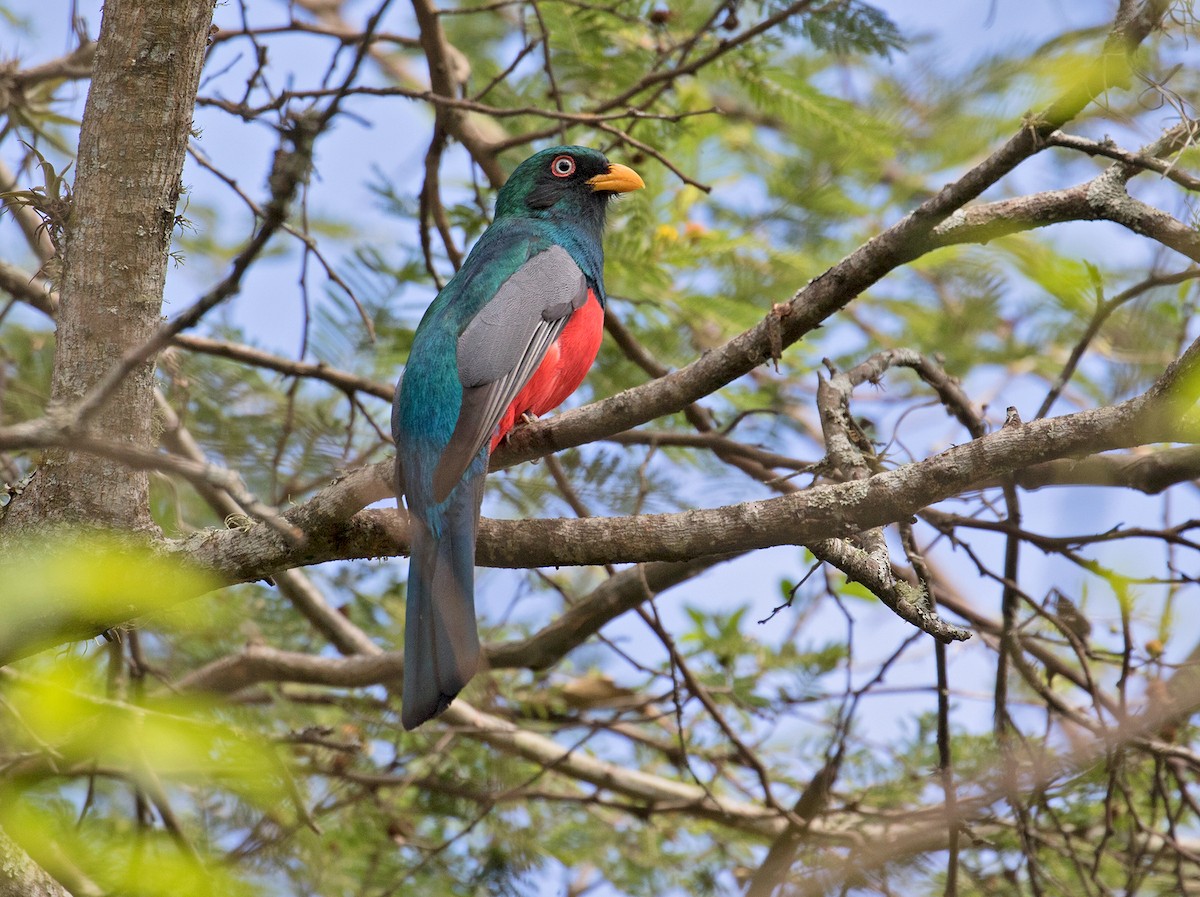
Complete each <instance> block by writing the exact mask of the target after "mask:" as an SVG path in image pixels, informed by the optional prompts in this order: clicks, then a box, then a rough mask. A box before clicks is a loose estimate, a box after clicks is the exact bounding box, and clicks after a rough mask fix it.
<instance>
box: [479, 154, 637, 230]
mask: <svg viewBox="0 0 1200 897" xmlns="http://www.w3.org/2000/svg"><path fill="white" fill-rule="evenodd" d="M644 186H646V185H645V183H644V182H643V181H642V179H641V178H640V177H639V176H638V173H637V172H636V171H634V170H633V169H632V168H627V167H626V166H624V165H618V164H617V163H615V162H609V161H608V159H606V158H605V157H604V154H603V153H601V152H597V151H596V150H594V149H589V148H587V147H585V146H552V147H550V148H549V149H544V150H542V151H541V152H539V153H534V154H533V155H532V156H530V157H529V158H528V159H526V160H525V161H524V162H522V163H521V164H520V165H518V166H517V168H516V170H515V171H514V172H513V173H512V175H511V176H510V177H509V179H508V182H507V183H506V184H505V185H504V186H503V187H501V188H500V195H499V196H498V197H497V198H496V217H497V218H503V217H506V216H510V215H511V216H532V217H537V218H552V219H558V220H562V221H564V222H570V221H576V222H580V223H583V222H596V223H597V224H598V225H603V223H604V209H605V207H606V206H607V205H608V201H609V200H610V199H612V197H614V196H615V195H616V194H618V193H628V192H629V191H631V190H640V189H641V188H642V187H644Z"/></svg>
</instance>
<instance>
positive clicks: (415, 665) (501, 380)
mask: <svg viewBox="0 0 1200 897" xmlns="http://www.w3.org/2000/svg"><path fill="white" fill-rule="evenodd" d="M644 186H645V183H644V182H643V181H642V178H641V177H640V176H639V175H638V174H637V172H635V171H634V170H633V169H632V168H629V167H627V166H625V165H621V164H618V163H615V162H609V161H608V159H607V158H606V157H605V156H604V154H603V153H601V152H599V151H597V150H594V149H591V148H588V147H583V146H554V147H550V148H548V149H544V150H541V151H540V152H537V153H534V154H533V155H532V156H530V157H529V158H528V159H526V160H525V161H524V162H522V163H521V164H520V165H518V166H517V167H516V168H515V169H514V170H513V172H512V174H511V175H510V176H509V178H508V180H507V181H506V182H505V184H504V186H502V187H501V188H500V191H499V193H498V194H497V197H496V207H495V212H494V215H493V218H492V223H491V224H490V225H489V226H488V227H487V229H486V230H485V231H484V232H483V234H481V235H480V237H479V239H478V241H476V243H475V245H474V246H473V247H472V249H471V252H470V254H469V255H468V256H467V258H466V260H465V261H464V262H463V264H462V267H461V268H460V269H459V270H458V272H457V273H456V274H455V275H454V277H452V278H451V279H450V280H449V281H448V282H447V283H446V285H445V286H444V287H443V288H442V289H441V291H440V292H439V293H438V294H437V296H436V297H435V298H434V300H433V302H432V303H431V304H430V306H429V308H428V309H427V310H426V312H425V315H424V316H423V317H422V319H421V322H420V324H418V325H417V330H416V332H415V333H414V335H413V342H412V348H411V350H410V352H409V357H408V362H407V364H406V365H405V367H404V371H403V374H402V376H401V377H400V381H399V383H398V384H397V388H396V397H395V402H394V404H393V407H392V436H393V438H394V440H395V443H396V466H395V478H396V481H395V488H396V496H397V505H398V506H399V505H400V503H401V502H403V504H404V505H405V506H407V510H408V519H409V540H410V547H409V557H410V562H409V574H408V593H407V598H406V610H405V625H404V686H403V691H402V702H401V722H402V723H403V725H404V728H405V729H407V730H410V731H411V730H412V729H415V728H416V727H417V726H419V725H421V724H422V723H424V722H426V721H427V720H430V719H432V718H434V717H435V716H437V715H438V714H440V713H442V711H444V710H445V709H446V708H447V707H449V706H450V702H451V701H453V700H454V698H455V696H456V695H457V694H458V693H459V692H460V691H461V690H462V688H463V687H464V686H465V685H466V684H467V682H468V681H470V679H471V677H472V676H473V675H474V674H475V670H476V668H477V666H478V663H479V635H478V632H477V629H476V623H475V594H474V593H475V586H474V578H475V534H476V530H477V528H478V523H479V509H480V504H481V502H482V500H483V483H484V478H485V476H486V474H487V468H488V458H489V457H490V455H491V453H492V452H493V451H494V450H495V448H496V446H497V445H499V444H500V442H501V441H502V440H503V439H504V438H505V436H506V435H507V434H508V433H509V431H510V430H511V429H512V427H513V426H514V424H516V423H517V422H519V421H521V420H523V419H526V418H530V417H538V416H541V415H543V414H546V413H547V412H549V411H550V410H552V409H553V408H555V407H557V406H558V405H559V404H561V403H562V402H563V401H564V400H565V399H566V398H567V396H569V395H570V394H571V393H573V392H574V391H575V390H576V389H577V388H578V387H579V385H580V384H581V383H582V382H583V379H584V377H585V376H586V375H587V372H588V369H589V368H590V367H591V365H592V362H593V361H595V359H596V354H597V353H598V352H599V350H600V341H601V338H602V336H603V332H604V309H605V303H606V296H605V292H604V248H603V232H604V224H605V216H606V211H607V208H608V204H609V200H611V199H612V198H613V197H615V196H616V195H617V194H619V193H628V192H630V191H633V190H639V189H641V188H642V187H644Z"/></svg>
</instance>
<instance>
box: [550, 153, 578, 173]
mask: <svg viewBox="0 0 1200 897" xmlns="http://www.w3.org/2000/svg"><path fill="white" fill-rule="evenodd" d="M550 173H551V174H553V175H554V176H555V177H556V178H569V177H570V176H571V175H573V174H574V173H575V160H574V159H572V158H571V157H570V156H555V157H554V161H553V162H551V163H550Z"/></svg>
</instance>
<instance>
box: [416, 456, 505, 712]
mask: <svg viewBox="0 0 1200 897" xmlns="http://www.w3.org/2000/svg"><path fill="white" fill-rule="evenodd" d="M483 456H484V461H483V464H482V465H478V464H472V466H471V468H470V469H468V471H467V473H466V476H465V477H464V479H463V482H462V483H460V484H459V485H458V486H457V487H456V488H455V490H454V491H453V492H452V493H451V495H450V498H449V501H448V503H447V505H446V506H445V508H444V510H442V512H441V513H440V514H438V515H437V516H436V518H435V520H433V521H427V520H426V519H425V515H424V514H422V513H420V512H419V509H415V508H413V509H410V510H411V511H412V512H413V513H412V514H411V515H410V520H411V525H410V538H411V543H412V554H411V565H410V568H409V574H408V604H407V607H408V609H407V612H406V620H405V629H404V704H403V708H402V712H401V721H402V722H403V723H404V728H405V729H415V728H416V727H417V726H419V725H421V723H423V722H425V721H426V720H428V719H432V718H433V717H435V716H437V715H438V714H439V713H441V712H442V711H443V710H445V709H446V708H447V707H449V706H450V702H451V701H452V700H454V696H455V695H457V694H458V693H459V692H460V691H461V690H462V688H463V686H465V685H466V684H467V682H469V681H470V679H471V677H472V676H473V675H475V669H476V667H477V666H478V664H479V635H478V633H477V632H476V628H475V530H476V526H477V525H478V523H479V502H480V499H481V498H482V495H483V480H484V475H485V470H486V465H487V457H486V453H483ZM476 468H480V469H476ZM430 523H434V524H436V525H438V530H439V532H438V533H437V534H435V533H433V532H431V531H430V529H429V525H430Z"/></svg>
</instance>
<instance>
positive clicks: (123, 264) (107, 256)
mask: <svg viewBox="0 0 1200 897" xmlns="http://www.w3.org/2000/svg"><path fill="white" fill-rule="evenodd" d="M213 6H214V0H108V2H106V3H105V5H104V15H103V19H102V22H101V25H100V40H99V44H98V47H97V51H96V59H95V64H94V68H93V74H92V85H91V89H90V90H89V92H88V98H87V105H86V107H85V109H84V115H83V125H82V129H81V132H80V139H79V158H78V162H77V166H78V167H77V172H76V180H75V189H74V198H73V200H72V207H71V212H70V216H69V219H68V221H67V222H66V232H65V243H64V249H63V268H62V289H61V296H62V306H61V309H60V312H59V318H58V335H57V343H56V346H55V354H54V380H53V401H54V403H55V404H56V405H58V406H59V407H70V406H71V405H72V404H74V403H75V402H77V401H78V400H79V399H80V398H81V397H82V396H83V395H85V394H86V393H87V392H88V390H89V389H90V388H91V387H92V386H93V385H94V384H95V383H96V382H97V381H98V380H99V379H100V378H101V377H102V376H103V374H104V373H105V372H106V371H107V370H108V369H109V368H110V366H111V365H112V364H113V363H114V362H115V361H116V360H117V359H119V358H120V357H121V356H122V355H123V354H124V353H125V352H127V351H128V350H130V349H131V348H133V347H136V346H138V345H141V344H142V343H144V342H145V341H146V340H147V339H148V338H149V337H150V336H151V335H152V334H153V333H154V331H155V329H156V328H157V327H158V326H159V324H160V323H161V309H162V295H163V284H164V282H165V279H166V269H167V250H168V247H169V245H170V241H171V231H172V229H173V227H174V223H175V206H176V202H177V201H178V199H179V191H180V173H181V172H182V170H183V160H184V156H185V153H186V150H187V141H188V135H189V132H190V129H191V125H192V110H193V108H194V106H195V98H196V89H197V86H198V84H199V80H200V68H201V65H202V63H203V61H204V53H205V46H206V43H207V38H208V30H209V26H210V23H211V21H212V11H213ZM153 378H154V363H153V361H150V362H147V363H146V364H143V365H141V366H139V367H138V368H137V369H136V370H135V371H134V372H133V373H132V374H131V375H130V376H129V377H128V378H126V380H125V382H124V383H122V385H121V386H120V388H118V389H117V390H116V391H115V393H114V394H113V395H112V396H111V397H110V399H109V401H108V403H107V404H106V405H105V406H104V408H103V409H102V410H101V411H100V412H99V413H98V414H97V415H96V417H95V419H94V421H93V422H92V428H91V429H92V432H93V433H94V434H95V435H97V436H100V437H102V438H104V439H106V440H109V441H113V442H118V443H127V444H129V445H130V446H136V447H140V448H149V447H151V446H152V445H153V441H154V434H153V431H152V426H151V424H152V417H153V415H152V411H153V405H154V397H153V392H154V389H153V387H154V382H153ZM46 523H78V524H83V525H89V526H107V527H116V528H120V529H123V530H131V529H133V530H144V529H147V528H149V527H150V526H151V521H150V513H149V481H148V477H147V475H146V473H145V472H143V471H131V470H130V469H129V468H128V467H127V466H125V465H123V464H121V463H119V462H117V461H114V460H108V459H104V458H98V457H96V456H95V455H86V454H79V453H75V452H70V451H64V450H52V451H49V452H47V454H46V457H45V459H44V461H43V463H42V465H41V466H40V467H39V469H38V471H37V475H36V476H35V478H34V480H33V482H32V483H31V484H30V487H29V488H28V489H26V490H25V492H24V493H23V494H22V495H21V496H20V497H19V499H18V500H16V501H14V502H13V505H12V507H10V508H9V510H8V514H7V515H6V520H5V524H6V526H7V527H14V526H15V527H18V528H21V529H25V528H28V527H34V526H39V525H41V524H46Z"/></svg>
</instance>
